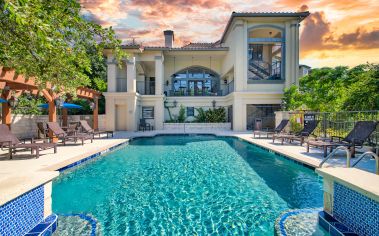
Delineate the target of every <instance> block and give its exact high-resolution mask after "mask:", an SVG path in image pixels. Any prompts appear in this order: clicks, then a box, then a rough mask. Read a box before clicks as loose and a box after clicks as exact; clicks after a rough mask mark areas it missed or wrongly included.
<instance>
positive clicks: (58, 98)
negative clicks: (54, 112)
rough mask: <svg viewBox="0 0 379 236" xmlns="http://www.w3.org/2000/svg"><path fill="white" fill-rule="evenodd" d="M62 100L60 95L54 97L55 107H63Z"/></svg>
mask: <svg viewBox="0 0 379 236" xmlns="http://www.w3.org/2000/svg"><path fill="white" fill-rule="evenodd" d="M63 103H64V100H63V99H62V98H61V97H57V98H56V99H54V104H55V106H57V107H63Z"/></svg>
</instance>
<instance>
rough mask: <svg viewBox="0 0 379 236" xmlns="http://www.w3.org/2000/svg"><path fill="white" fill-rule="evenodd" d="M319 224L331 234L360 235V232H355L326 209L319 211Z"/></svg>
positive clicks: (333, 235)
mask: <svg viewBox="0 0 379 236" xmlns="http://www.w3.org/2000/svg"><path fill="white" fill-rule="evenodd" d="M318 224H319V225H320V226H321V227H322V228H324V229H325V230H326V231H327V232H328V233H329V234H330V235H331V236H358V234H356V233H354V232H353V231H352V230H350V229H349V228H348V227H346V226H345V225H344V224H342V223H341V222H339V221H338V220H336V219H335V218H334V217H333V216H331V215H329V214H328V213H327V212H325V211H320V212H319V213H318Z"/></svg>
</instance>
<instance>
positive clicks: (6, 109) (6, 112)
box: [1, 91, 12, 129]
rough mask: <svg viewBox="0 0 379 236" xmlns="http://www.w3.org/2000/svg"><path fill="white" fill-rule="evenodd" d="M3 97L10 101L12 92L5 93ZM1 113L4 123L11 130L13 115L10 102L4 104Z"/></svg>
mask: <svg viewBox="0 0 379 236" xmlns="http://www.w3.org/2000/svg"><path fill="white" fill-rule="evenodd" d="M2 97H3V98H4V99H5V100H8V99H9V98H10V91H3V94H2ZM1 112H2V123H3V124H6V125H8V127H9V129H10V128H11V122H12V118H11V114H12V113H11V108H10V106H9V104H8V102H4V103H2V109H1Z"/></svg>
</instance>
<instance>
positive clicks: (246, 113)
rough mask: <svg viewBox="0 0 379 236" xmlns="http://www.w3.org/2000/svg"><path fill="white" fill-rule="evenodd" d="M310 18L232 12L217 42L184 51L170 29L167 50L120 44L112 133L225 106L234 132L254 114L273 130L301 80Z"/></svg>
mask: <svg viewBox="0 0 379 236" xmlns="http://www.w3.org/2000/svg"><path fill="white" fill-rule="evenodd" d="M308 15H309V12H293V13H235V12H233V13H232V15H231V17H230V19H229V21H228V23H227V25H226V27H225V30H224V32H223V34H222V35H221V38H220V40H218V41H217V42H213V43H189V44H187V45H185V46H182V47H175V46H174V43H175V37H174V32H173V31H171V30H166V31H164V32H163V36H162V37H164V40H165V45H164V46H161V47H150V46H142V45H137V44H128V45H123V50H125V51H126V52H127V53H128V54H129V57H128V59H127V60H125V61H124V62H123V64H122V67H121V68H120V67H119V66H118V65H117V63H116V62H115V60H114V57H113V55H112V54H111V53H110V52H107V54H106V56H107V64H108V71H107V77H108V91H107V92H106V93H105V94H104V96H105V99H106V125H107V129H109V130H130V131H135V130H137V129H138V127H139V123H140V121H141V119H144V120H145V121H146V122H148V123H150V124H151V125H152V126H154V128H155V129H158V130H159V129H163V127H164V123H165V122H168V121H169V120H171V121H172V119H173V118H172V117H176V116H177V115H178V113H179V109H180V107H181V106H182V107H184V108H185V110H186V121H192V120H194V116H196V111H197V110H196V108H199V107H201V108H203V109H205V110H206V109H212V108H217V107H224V108H225V110H226V121H227V122H230V123H231V127H232V129H233V130H234V131H244V130H247V129H251V128H252V126H253V122H254V120H255V118H257V117H259V118H261V119H262V120H263V122H264V123H266V124H264V126H270V125H272V124H271V123H272V122H273V117H274V112H275V111H276V110H279V109H280V107H281V102H282V97H283V91H284V89H285V88H286V87H289V86H291V85H292V84H297V83H298V78H299V26H300V22H301V21H302V20H303V19H304V18H305V17H307V16H308Z"/></svg>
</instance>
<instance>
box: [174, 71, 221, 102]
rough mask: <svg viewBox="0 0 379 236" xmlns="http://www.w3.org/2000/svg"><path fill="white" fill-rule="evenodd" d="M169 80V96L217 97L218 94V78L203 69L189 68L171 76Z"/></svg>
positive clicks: (216, 75) (215, 74) (212, 72)
mask: <svg viewBox="0 0 379 236" xmlns="http://www.w3.org/2000/svg"><path fill="white" fill-rule="evenodd" d="M171 78H172V91H171V93H170V94H171V95H173V96H217V95H219V93H220V91H219V90H220V76H219V75H218V74H217V73H215V72H214V71H212V70H210V69H207V68H204V67H200V66H194V67H189V68H186V69H183V70H180V71H178V72H177V73H175V74H173V75H172V76H171ZM220 95H221V94H220Z"/></svg>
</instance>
